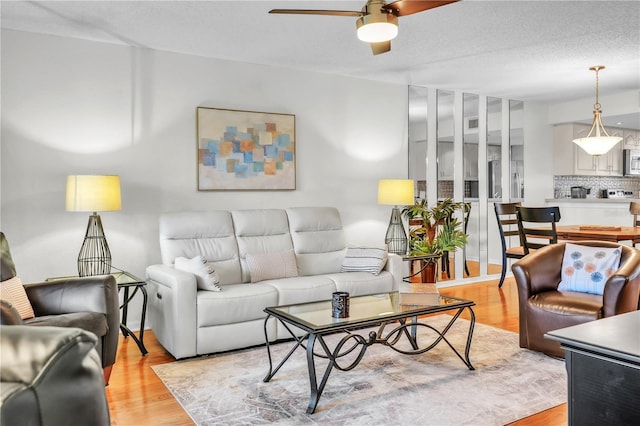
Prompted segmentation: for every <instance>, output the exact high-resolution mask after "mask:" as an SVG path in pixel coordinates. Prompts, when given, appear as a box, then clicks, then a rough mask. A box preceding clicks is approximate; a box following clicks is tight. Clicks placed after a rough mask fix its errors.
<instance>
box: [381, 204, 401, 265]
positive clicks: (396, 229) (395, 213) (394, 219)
mask: <svg viewBox="0 0 640 426" xmlns="http://www.w3.org/2000/svg"><path fill="white" fill-rule="evenodd" d="M384 242H385V243H386V244H387V247H388V248H387V250H388V251H389V253H395V254H399V255H405V254H407V234H406V233H405V232H404V226H403V225H402V219H401V218H400V210H399V209H398V207H397V206H396V207H394V208H393V210H391V219H390V220H389V227H388V228H387V235H386V236H385V239H384Z"/></svg>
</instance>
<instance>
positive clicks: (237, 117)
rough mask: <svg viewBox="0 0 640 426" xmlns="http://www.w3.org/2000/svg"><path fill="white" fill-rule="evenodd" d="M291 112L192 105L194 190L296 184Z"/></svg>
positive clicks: (290, 187)
mask: <svg viewBox="0 0 640 426" xmlns="http://www.w3.org/2000/svg"><path fill="white" fill-rule="evenodd" d="M295 128H296V125H295V115H292V114H276V113H268V112H256V111H236V110H230V109H218V108H206V107H198V108H197V140H198V190H199V191H221V190H234V191H238V190H293V189H296V156H295V134H296V132H295Z"/></svg>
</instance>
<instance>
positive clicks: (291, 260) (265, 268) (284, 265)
mask: <svg viewBox="0 0 640 426" xmlns="http://www.w3.org/2000/svg"><path fill="white" fill-rule="evenodd" d="M246 261H247V267H248V268H249V273H250V274H251V282H252V283H257V282H260V281H264V280H272V279H275V278H290V277H297V276H298V266H297V265H296V256H295V254H294V253H293V250H288V251H283V252H277V253H262V254H250V253H249V254H247V256H246Z"/></svg>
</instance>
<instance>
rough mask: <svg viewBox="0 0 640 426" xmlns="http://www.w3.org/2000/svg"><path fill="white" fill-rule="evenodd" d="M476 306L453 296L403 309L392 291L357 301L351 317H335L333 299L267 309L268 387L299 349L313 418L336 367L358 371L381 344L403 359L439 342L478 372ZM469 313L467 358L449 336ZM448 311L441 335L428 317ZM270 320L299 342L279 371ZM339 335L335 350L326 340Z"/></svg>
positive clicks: (422, 351) (354, 298)
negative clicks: (321, 366)
mask: <svg viewBox="0 0 640 426" xmlns="http://www.w3.org/2000/svg"><path fill="white" fill-rule="evenodd" d="M472 306H475V303H474V302H473V301H471V300H463V299H458V298H454V297H449V296H440V298H439V303H438V304H433V305H403V304H400V296H399V293H398V292H391V293H383V294H375V295H370V296H358V297H352V298H351V301H350V308H349V317H348V318H334V317H332V316H331V313H332V309H331V300H327V301H321V302H312V303H301V304H295V305H286V306H275V307H269V308H266V309H265V310H264V311H265V312H266V313H267V318H266V319H265V323H264V333H265V340H266V347H267V355H268V357H269V372H268V374H267V375H266V377H265V378H264V379H263V380H264V381H265V382H268V381H270V380H271V378H272V377H273V376H274V375H275V374H276V373H277V372H278V370H279V369H280V367H282V366H283V365H284V363H285V362H287V360H288V359H289V358H290V357H291V355H292V354H293V353H294V352H295V351H296V350H297V349H298V348H303V349H304V350H306V354H307V367H308V372H309V382H310V385H311V396H310V398H309V406H308V407H307V413H308V414H312V413H313V412H314V411H315V409H316V407H317V405H318V401H319V400H320V396H321V395H322V391H323V390H324V387H325V385H326V383H327V380H328V378H329V375H330V374H331V371H332V370H333V368H336V369H338V370H342V371H348V370H351V369H353V368H355V367H356V366H357V365H358V364H359V363H360V361H361V360H362V358H363V357H364V354H365V352H366V350H367V348H368V347H369V346H371V345H373V344H382V345H384V346H387V347H389V348H391V349H393V350H395V351H397V352H400V353H402V354H406V355H417V354H421V353H424V352H427V351H429V350H431V349H433V348H434V347H435V346H436V345H438V344H439V343H440V342H445V343H446V344H447V345H448V346H449V347H450V348H451V349H452V350H453V352H454V353H455V354H456V355H457V356H458V358H460V360H461V361H462V362H463V363H464V364H465V365H466V366H467V368H469V370H474V367H473V365H472V364H471V361H470V360H469V351H470V349H471V339H472V336H473V328H474V326H475V314H474V312H473V309H472ZM464 310H468V312H469V315H470V317H471V321H470V322H469V330H468V332H467V342H466V345H465V348H464V354H461V353H460V352H459V351H458V349H456V348H455V347H454V345H452V344H451V343H450V342H449V340H447V338H446V337H445V335H446V334H447V332H448V331H449V330H450V329H451V326H452V325H453V324H454V323H455V322H456V320H457V319H458V318H459V317H460V314H462V312H464ZM448 311H452V312H453V315H452V317H451V320H450V321H449V323H448V324H447V325H446V326H445V327H444V328H443V329H442V330H437V329H436V328H434V327H433V326H431V325H429V324H428V321H429V318H428V317H423V316H424V315H427V314H435V313H440V312H448ZM271 317H274V318H276V319H277V320H278V321H279V322H280V323H281V324H282V325H283V326H284V327H285V328H286V329H287V331H288V332H289V333H290V334H291V336H292V337H293V339H294V340H295V343H294V346H293V347H292V348H291V350H290V351H289V352H288V353H287V355H285V357H284V358H283V359H282V360H281V361H280V363H279V364H278V365H277V366H275V368H274V365H273V362H272V357H271V347H270V345H269V338H268V335H267V322H268V321H269V319H270V318H271ZM292 326H293V327H297V328H300V329H302V330H304V332H305V333H304V334H303V335H302V336H301V337H300V336H297V335H296V333H294V332H293V330H292ZM374 326H377V327H378V329H377V331H369V333H368V334H367V336H363V335H362V334H359V332H366V330H363V329H366V328H370V327H374ZM419 327H426V328H428V329H430V330H432V331H433V332H434V333H432V334H433V335H434V337H435V338H434V339H433V340H431V341H428V342H424V343H423V342H422V341H419V339H418V338H417V330H418V328H419ZM336 333H344V337H342V339H340V340H339V341H338V343H337V344H336V345H335V347H334V348H330V346H329V344H328V343H327V342H326V340H325V338H324V337H325V336H327V335H331V334H336ZM297 334H300V333H297ZM316 341H318V342H319V343H320V344H319V346H320V348H319V349H318V350H317V351H316V350H314V346H315V344H316ZM354 351H355V352H354ZM348 355H349V360H348V361H347V362H348V364H347V365H341V364H340V361H343V360H341V358H343V357H346V356H348ZM316 357H319V358H323V359H326V360H327V361H328V364H327V367H326V369H325V372H324V374H323V376H322V380H321V381H320V383H318V379H317V376H316V369H315V359H316Z"/></svg>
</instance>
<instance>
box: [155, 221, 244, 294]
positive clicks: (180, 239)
mask: <svg viewBox="0 0 640 426" xmlns="http://www.w3.org/2000/svg"><path fill="white" fill-rule="evenodd" d="M160 253H161V254H162V263H163V264H165V265H173V264H174V261H175V258H176V257H186V258H193V257H195V256H199V255H200V256H202V257H204V258H205V259H206V260H207V261H208V262H213V265H214V268H215V270H216V273H217V274H218V277H219V278H220V284H221V285H224V284H235V283H239V282H241V280H242V277H241V271H240V258H239V256H238V244H237V242H236V237H235V234H234V228H233V220H232V218H231V213H230V212H228V211H226V210H214V211H206V212H205V211H202V212H172V213H164V214H162V215H161V216H160Z"/></svg>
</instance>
